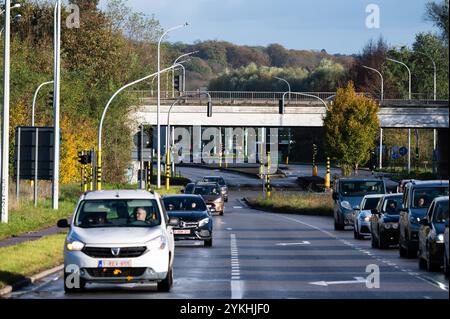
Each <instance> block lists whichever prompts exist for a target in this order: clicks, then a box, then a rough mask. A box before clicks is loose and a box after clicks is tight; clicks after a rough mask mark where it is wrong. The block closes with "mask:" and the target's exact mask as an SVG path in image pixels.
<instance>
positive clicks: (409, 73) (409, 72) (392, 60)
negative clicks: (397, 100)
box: [386, 58, 412, 100]
mask: <svg viewBox="0 0 450 319" xmlns="http://www.w3.org/2000/svg"><path fill="white" fill-rule="evenodd" d="M386 59H387V60H389V61H391V62H395V63H398V64H401V65H403V66H404V67H405V68H406V69H407V70H408V75H409V94H408V99H409V100H411V96H412V94H411V70H410V69H409V68H408V66H407V65H406V64H405V63H403V62H401V61H397V60H394V59H390V58H386Z"/></svg>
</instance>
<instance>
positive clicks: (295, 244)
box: [275, 241, 311, 246]
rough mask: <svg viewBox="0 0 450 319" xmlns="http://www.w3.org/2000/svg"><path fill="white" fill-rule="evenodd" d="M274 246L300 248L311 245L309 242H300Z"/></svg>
mask: <svg viewBox="0 0 450 319" xmlns="http://www.w3.org/2000/svg"><path fill="white" fill-rule="evenodd" d="M275 245H276V246H300V245H311V243H310V242H309V241H302V242H300V243H278V244H275Z"/></svg>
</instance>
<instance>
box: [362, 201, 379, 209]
mask: <svg viewBox="0 0 450 319" xmlns="http://www.w3.org/2000/svg"><path fill="white" fill-rule="evenodd" d="M379 201H380V199H379V198H366V202H365V203H364V207H363V208H362V210H372V209H375V208H376V207H377V205H378V202H379Z"/></svg>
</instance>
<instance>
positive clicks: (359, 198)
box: [333, 178, 449, 275]
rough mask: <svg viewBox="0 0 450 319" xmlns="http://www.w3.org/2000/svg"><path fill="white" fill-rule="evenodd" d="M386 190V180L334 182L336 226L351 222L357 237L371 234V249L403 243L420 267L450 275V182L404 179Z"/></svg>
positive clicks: (402, 253)
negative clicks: (395, 186)
mask: <svg viewBox="0 0 450 319" xmlns="http://www.w3.org/2000/svg"><path fill="white" fill-rule="evenodd" d="M397 191H401V192H402V193H396V194H387V191H386V186H385V183H384V181H383V180H381V179H376V178H353V179H352V178H342V179H339V180H337V181H335V183H334V192H333V200H334V228H335V230H343V229H344V227H345V226H352V227H353V229H354V237H355V239H363V238H365V237H366V236H370V237H371V246H372V248H380V249H387V248H389V247H390V246H394V245H395V246H398V249H399V254H400V256H401V257H405V258H417V257H418V258H419V267H420V268H422V269H426V270H428V271H436V270H439V269H440V268H441V266H443V267H444V272H445V273H446V275H448V255H449V253H448V232H449V231H448V220H449V217H448V202H449V183H448V181H440V180H434V181H417V180H403V181H401V182H400V183H399V187H398V188H397Z"/></svg>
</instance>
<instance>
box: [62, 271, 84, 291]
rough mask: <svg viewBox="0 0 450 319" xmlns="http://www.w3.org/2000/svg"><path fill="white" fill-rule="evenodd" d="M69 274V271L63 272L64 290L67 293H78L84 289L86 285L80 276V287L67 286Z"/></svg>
mask: <svg viewBox="0 0 450 319" xmlns="http://www.w3.org/2000/svg"><path fill="white" fill-rule="evenodd" d="M69 275H71V273H67V272H64V292H65V293H67V294H71V293H78V292H81V291H83V290H84V288H85V287H86V281H84V280H83V279H81V278H80V287H78V288H74V287H68V286H67V277H68V276H69Z"/></svg>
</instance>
